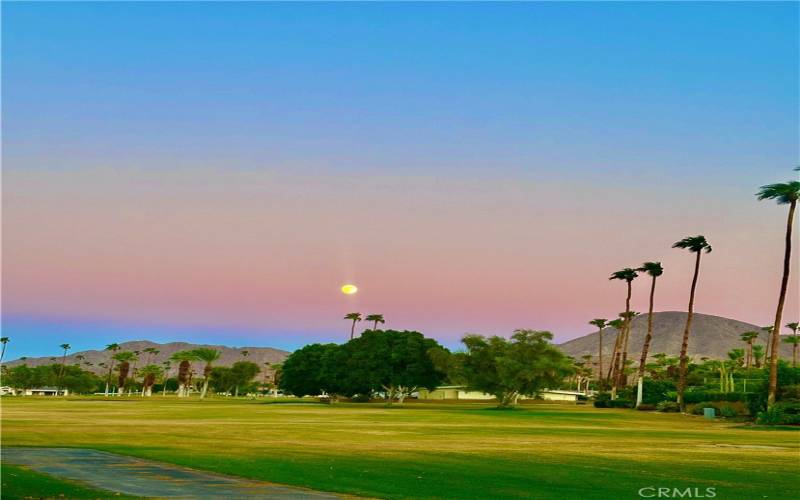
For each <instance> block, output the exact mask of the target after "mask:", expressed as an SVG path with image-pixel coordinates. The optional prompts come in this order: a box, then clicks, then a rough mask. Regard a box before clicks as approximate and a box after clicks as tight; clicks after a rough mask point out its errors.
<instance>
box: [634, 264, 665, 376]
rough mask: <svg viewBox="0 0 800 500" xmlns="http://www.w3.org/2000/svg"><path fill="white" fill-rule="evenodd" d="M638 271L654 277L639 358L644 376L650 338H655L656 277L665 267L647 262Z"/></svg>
mask: <svg viewBox="0 0 800 500" xmlns="http://www.w3.org/2000/svg"><path fill="white" fill-rule="evenodd" d="M637 271H639V272H643V273H647V274H648V275H650V276H651V277H652V278H653V280H652V282H651V283H650V306H649V308H648V309H647V335H645V337H644V345H643V346H642V357H641V359H640V360H639V375H638V377H639V378H642V377H644V365H645V364H646V363H647V351H649V350H650V340H651V339H652V338H653V302H654V300H655V295H656V279H657V278H658V277H659V276H661V275H662V274H664V268H663V267H661V262H645V263H644V264H642V267H640V268H639V269H637Z"/></svg>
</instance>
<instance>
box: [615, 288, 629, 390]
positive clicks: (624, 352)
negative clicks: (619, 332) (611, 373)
mask: <svg viewBox="0 0 800 500" xmlns="http://www.w3.org/2000/svg"><path fill="white" fill-rule="evenodd" d="M632 289H633V284H632V282H630V281H628V295H627V296H626V297H625V326H624V327H623V332H624V334H623V336H622V337H623V343H622V367H621V368H620V369H619V371H618V373H617V374H618V375H619V381H618V382H616V384H617V385H622V386H625V385H628V376H627V375H625V365H626V362H627V361H628V337H630V334H631V317H630V312H631V293H632Z"/></svg>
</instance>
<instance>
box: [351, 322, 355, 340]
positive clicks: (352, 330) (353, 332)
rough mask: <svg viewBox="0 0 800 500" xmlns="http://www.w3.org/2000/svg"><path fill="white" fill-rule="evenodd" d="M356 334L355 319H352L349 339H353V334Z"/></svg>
mask: <svg viewBox="0 0 800 500" xmlns="http://www.w3.org/2000/svg"><path fill="white" fill-rule="evenodd" d="M355 334H356V320H353V326H351V327H350V340H353V336H354V335H355Z"/></svg>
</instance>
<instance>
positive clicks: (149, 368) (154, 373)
mask: <svg viewBox="0 0 800 500" xmlns="http://www.w3.org/2000/svg"><path fill="white" fill-rule="evenodd" d="M139 373H141V375H142V397H144V396H152V395H153V385H154V384H155V383H156V379H157V378H159V377H161V375H162V374H163V373H164V370H163V368H161V367H160V366H158V365H145V366H143V367H142V368H141V369H139Z"/></svg>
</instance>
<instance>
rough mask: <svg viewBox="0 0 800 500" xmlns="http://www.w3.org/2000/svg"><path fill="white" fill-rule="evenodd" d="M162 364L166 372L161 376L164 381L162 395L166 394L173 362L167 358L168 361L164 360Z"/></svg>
mask: <svg viewBox="0 0 800 500" xmlns="http://www.w3.org/2000/svg"><path fill="white" fill-rule="evenodd" d="M161 365H162V366H163V367H164V372H163V373H164V374H163V376H162V377H161V382H162V389H161V396H166V395H167V380H169V371H170V369H171V368H172V363H170V362H169V360H167V361H162V362H161Z"/></svg>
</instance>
